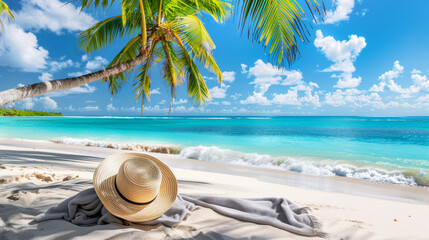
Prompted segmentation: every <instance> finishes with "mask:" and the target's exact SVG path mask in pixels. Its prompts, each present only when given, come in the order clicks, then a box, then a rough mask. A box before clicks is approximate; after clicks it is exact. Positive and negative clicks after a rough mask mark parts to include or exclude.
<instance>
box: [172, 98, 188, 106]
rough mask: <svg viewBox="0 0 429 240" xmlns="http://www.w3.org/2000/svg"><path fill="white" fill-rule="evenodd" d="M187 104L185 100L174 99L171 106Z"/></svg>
mask: <svg viewBox="0 0 429 240" xmlns="http://www.w3.org/2000/svg"><path fill="white" fill-rule="evenodd" d="M187 102H188V100H186V99H179V100H176V99H174V100H173V104H174V105H180V104H185V103H187Z"/></svg>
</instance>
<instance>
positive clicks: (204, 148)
mask: <svg viewBox="0 0 429 240" xmlns="http://www.w3.org/2000/svg"><path fill="white" fill-rule="evenodd" d="M0 138H3V139H14V140H22V141H49V142H56V143H63V144H75V145H88V146H96V147H110V148H121V149H132V150H144V149H146V150H147V149H149V150H151V151H160V152H165V151H166V150H165V149H167V150H168V152H171V153H175V154H180V155H181V156H183V157H187V158H192V159H197V160H201V161H216V162H227V163H232V164H245V165H253V166H259V167H265V168H278V169H285V170H289V171H295V172H300V173H306V174H314V175H324V176H342V177H350V178H360V179H369V180H373V181H380V182H390V183H396V184H408V185H429V174H428V173H429V117H405V118H390V117H386V118H381V117H380V118H378V117H144V118H140V117H7V118H0ZM153 145H155V146H157V147H150V146H153ZM148 146H149V148H148ZM157 149H158V150H157Z"/></svg>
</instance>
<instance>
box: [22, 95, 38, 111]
mask: <svg viewBox="0 0 429 240" xmlns="http://www.w3.org/2000/svg"><path fill="white" fill-rule="evenodd" d="M19 102H20V103H21V104H22V108H24V109H26V110H31V109H33V107H34V104H35V103H34V99H33V98H24V99H22V100H21V101H19Z"/></svg>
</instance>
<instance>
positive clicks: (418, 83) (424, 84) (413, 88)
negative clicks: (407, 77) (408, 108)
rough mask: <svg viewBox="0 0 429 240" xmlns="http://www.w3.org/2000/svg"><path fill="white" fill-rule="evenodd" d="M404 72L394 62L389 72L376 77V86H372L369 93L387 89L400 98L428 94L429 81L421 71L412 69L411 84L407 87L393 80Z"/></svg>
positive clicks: (402, 68)
mask: <svg viewBox="0 0 429 240" xmlns="http://www.w3.org/2000/svg"><path fill="white" fill-rule="evenodd" d="M403 72H404V67H403V66H402V65H401V64H400V63H399V61H398V60H397V61H395V62H394V63H393V68H392V70H389V71H387V72H385V73H383V74H382V75H380V76H379V77H378V80H379V82H378V84H374V85H373V86H372V87H371V88H370V91H371V92H384V91H385V89H386V88H387V89H388V90H390V91H391V92H394V93H398V94H400V97H401V98H410V97H412V96H413V95H415V94H417V93H419V92H429V80H428V79H427V77H426V75H423V74H422V73H421V71H419V70H416V69H413V70H412V71H411V80H412V82H413V83H412V84H411V85H410V86H408V87H403V86H401V85H399V84H398V83H397V82H395V79H398V78H399V77H401V75H402V74H403Z"/></svg>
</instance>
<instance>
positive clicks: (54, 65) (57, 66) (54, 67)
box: [48, 59, 76, 72]
mask: <svg viewBox="0 0 429 240" xmlns="http://www.w3.org/2000/svg"><path fill="white" fill-rule="evenodd" d="M48 65H49V69H50V71H51V72H57V71H60V70H61V69H64V68H69V67H73V66H76V64H75V63H74V62H73V61H72V60H71V59H67V60H65V61H50V62H49V63H48Z"/></svg>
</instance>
